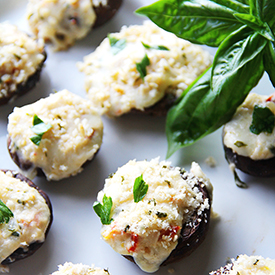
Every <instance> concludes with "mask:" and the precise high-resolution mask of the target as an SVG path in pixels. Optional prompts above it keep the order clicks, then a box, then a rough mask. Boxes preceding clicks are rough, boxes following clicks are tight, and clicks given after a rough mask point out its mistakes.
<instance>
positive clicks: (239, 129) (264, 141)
mask: <svg viewBox="0 0 275 275" xmlns="http://www.w3.org/2000/svg"><path fill="white" fill-rule="evenodd" d="M267 98H268V96H262V95H257V94H254V93H250V94H249V95H248V96H247V98H246V100H245V101H244V102H243V104H242V105H241V106H240V107H239V108H238V109H237V111H236V113H235V115H234V117H233V118H232V120H231V121H229V122H228V123H226V124H225V126H224V130H223V132H224V137H223V141H224V144H225V145H226V146H227V147H228V148H231V149H232V150H233V152H236V153H237V154H238V155H242V156H246V157H250V158H251V159H253V160H262V159H268V158H272V157H274V154H273V153H272V152H271V150H270V148H273V147H274V146H275V143H274V134H275V132H274V131H273V132H272V133H271V134H268V133H265V132H262V133H260V134H259V135H256V134H253V133H252V132H250V130H249V127H250V125H251V123H252V113H253V110H254V107H255V105H259V106H261V107H267V108H269V109H270V110H271V111H272V112H273V113H274V114H275V101H266V100H267ZM236 142H237V143H236ZM238 142H241V144H243V145H244V146H241V147H238V146H237V145H236V144H238Z"/></svg>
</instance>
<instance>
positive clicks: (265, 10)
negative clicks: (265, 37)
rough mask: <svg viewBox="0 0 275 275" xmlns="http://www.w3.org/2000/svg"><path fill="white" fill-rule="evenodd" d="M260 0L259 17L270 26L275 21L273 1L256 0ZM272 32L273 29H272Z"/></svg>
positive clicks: (274, 3)
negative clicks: (260, 12)
mask: <svg viewBox="0 0 275 275" xmlns="http://www.w3.org/2000/svg"><path fill="white" fill-rule="evenodd" d="M258 1H259V2H261V9H262V15H261V19H262V20H263V21H265V22H267V23H268V25H269V26H270V27H271V28H272V27H273V26H274V23H275V16H274V10H275V1H274V0H258ZM273 32H274V29H273Z"/></svg>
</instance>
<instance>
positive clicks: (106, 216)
mask: <svg viewBox="0 0 275 275" xmlns="http://www.w3.org/2000/svg"><path fill="white" fill-rule="evenodd" d="M112 206H113V201H112V198H111V197H107V196H106V195H105V194H104V196H103V204H101V203H100V202H98V201H96V202H95V203H94V205H93V208H94V211H95V212H96V214H97V215H98V216H99V217H100V220H101V223H102V224H110V223H111V221H112V220H113V219H112V218H110V215H111V209H112Z"/></svg>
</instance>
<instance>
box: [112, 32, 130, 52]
mask: <svg viewBox="0 0 275 275" xmlns="http://www.w3.org/2000/svg"><path fill="white" fill-rule="evenodd" d="M108 39H109V43H110V46H111V51H112V53H113V54H114V55H116V54H117V53H119V52H120V51H122V50H123V49H124V48H125V47H126V39H117V38H115V37H113V36H111V35H110V34H108Z"/></svg>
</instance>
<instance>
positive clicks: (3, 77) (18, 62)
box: [0, 22, 46, 105]
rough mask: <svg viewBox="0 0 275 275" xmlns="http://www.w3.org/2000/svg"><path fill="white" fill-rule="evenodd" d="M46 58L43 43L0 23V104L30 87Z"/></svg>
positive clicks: (9, 25)
mask: <svg viewBox="0 0 275 275" xmlns="http://www.w3.org/2000/svg"><path fill="white" fill-rule="evenodd" d="M45 60H46V52H45V50H44V42H43V41H42V40H35V39H34V38H33V37H30V36H29V35H27V34H26V33H25V32H23V31H21V30H19V29H18V28H17V26H15V25H12V24H9V23H7V22H4V23H0V105H2V104H5V103H7V102H9V100H10V99H12V98H15V97H16V96H19V95H22V94H24V93H26V92H28V91H29V90H31V89H32V88H33V87H34V86H35V84H36V83H37V82H38V80H39V78H40V73H41V70H42V67H43V64H44V61H45Z"/></svg>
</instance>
